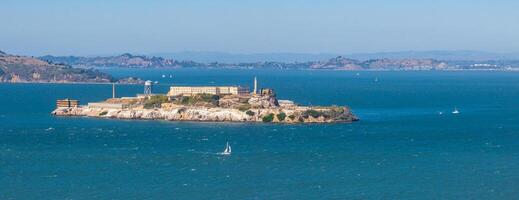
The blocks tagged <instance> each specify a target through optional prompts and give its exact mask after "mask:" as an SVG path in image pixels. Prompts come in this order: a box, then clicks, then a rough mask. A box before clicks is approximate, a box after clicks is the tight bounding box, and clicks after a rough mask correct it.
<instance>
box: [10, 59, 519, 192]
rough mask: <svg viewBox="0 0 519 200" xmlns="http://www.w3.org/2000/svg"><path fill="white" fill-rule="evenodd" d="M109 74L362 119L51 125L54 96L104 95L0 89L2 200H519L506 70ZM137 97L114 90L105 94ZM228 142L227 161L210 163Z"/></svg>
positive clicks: (514, 93) (99, 93)
mask: <svg viewBox="0 0 519 200" xmlns="http://www.w3.org/2000/svg"><path fill="white" fill-rule="evenodd" d="M107 72H109V73H111V74H113V75H115V76H117V77H126V76H136V75H138V76H139V77H142V78H143V79H149V80H153V81H159V84H158V85H156V86H155V87H154V88H153V89H154V91H155V92H162V93H165V92H166V91H167V90H168V87H169V86H171V85H249V86H250V85H252V79H253V76H257V77H258V80H259V84H260V87H269V88H274V89H275V91H276V92H277V94H278V98H279V99H291V100H294V101H296V102H298V103H300V104H307V105H333V104H335V105H349V106H350V107H351V108H352V109H353V111H354V113H356V114H357V115H358V116H359V118H360V119H361V121H359V122H356V123H352V124H320V125H317V124H308V125H281V124H261V123H258V124H254V123H245V124H241V123H194V122H167V121H130V120H108V119H93V118H83V117H71V118H67V117H53V116H51V115H50V114H49V113H50V112H51V111H52V110H53V109H54V106H55V101H56V99H60V98H67V97H69V98H74V99H78V100H80V101H81V103H83V104H84V103H87V102H92V101H101V100H103V99H105V98H108V97H110V96H111V86H110V85H99V84H90V85H88V84H87V85H85V84H0V94H2V96H1V98H0V124H1V125H0V174H1V176H0V199H10V198H16V199H38V198H41V197H42V195H44V196H45V197H46V198H49V199H334V198H335V199H517V198H519V192H518V190H517V183H518V182H519V123H518V122H519V110H518V108H519V74H518V73H510V72H359V73H358V74H357V72H345V71H283V72H280V71H271V70H187V69H182V70H136V69H112V70H107ZM162 75H166V76H165V78H162ZM169 75H172V78H169ZM375 80H377V81H375ZM142 90H143V88H142V86H140V85H119V86H117V95H118V96H130V95H134V94H136V93H141V92H142ZM454 108H457V109H458V110H459V111H460V112H461V113H460V114H457V115H455V114H451V111H452V110H453V109H454ZM439 112H443V114H441V115H440V114H439ZM226 142H229V144H230V145H232V148H233V154H232V155H231V156H227V157H226V156H220V155H217V153H218V152H221V151H222V150H223V148H224V147H225V143H226Z"/></svg>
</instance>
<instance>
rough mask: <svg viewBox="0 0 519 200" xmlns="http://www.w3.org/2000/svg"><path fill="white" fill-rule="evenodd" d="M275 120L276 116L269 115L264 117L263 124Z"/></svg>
mask: <svg viewBox="0 0 519 200" xmlns="http://www.w3.org/2000/svg"><path fill="white" fill-rule="evenodd" d="M273 120H274V114H272V113H270V114H268V115H265V116H263V119H262V121H263V122H272V121H273Z"/></svg>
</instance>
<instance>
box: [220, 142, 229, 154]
mask: <svg viewBox="0 0 519 200" xmlns="http://www.w3.org/2000/svg"><path fill="white" fill-rule="evenodd" d="M231 151H232V150H231V145H229V142H227V144H226V145H225V149H224V150H223V152H222V153H220V154H222V155H231Z"/></svg>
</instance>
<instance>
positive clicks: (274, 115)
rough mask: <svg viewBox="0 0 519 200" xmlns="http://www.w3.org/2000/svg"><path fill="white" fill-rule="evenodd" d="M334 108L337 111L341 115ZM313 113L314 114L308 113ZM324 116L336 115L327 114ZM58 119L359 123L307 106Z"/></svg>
mask: <svg viewBox="0 0 519 200" xmlns="http://www.w3.org/2000/svg"><path fill="white" fill-rule="evenodd" d="M333 109H339V110H340V112H337V111H334V110H333ZM311 112H315V113H311ZM327 113H335V114H334V115H328V114H327ZM52 114H53V115H58V116H88V117H98V118H112V119H145V120H169V121H215V122H274V123H334V122H353V121H356V120H358V119H357V118H356V117H355V116H354V115H353V114H352V113H351V112H350V110H349V109H348V108H346V107H336V108H320V109H318V111H317V110H314V109H312V108H306V107H295V108H281V107H279V108H263V109H250V110H247V111H240V110H238V109H233V108H207V107H188V106H179V107H175V108H170V109H163V108H160V109H103V108H89V107H74V108H58V109H56V110H54V111H53V112H52Z"/></svg>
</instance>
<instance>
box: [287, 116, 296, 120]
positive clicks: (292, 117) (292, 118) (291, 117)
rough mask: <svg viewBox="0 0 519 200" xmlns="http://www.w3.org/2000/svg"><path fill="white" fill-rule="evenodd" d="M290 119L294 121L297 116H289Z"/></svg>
mask: <svg viewBox="0 0 519 200" xmlns="http://www.w3.org/2000/svg"><path fill="white" fill-rule="evenodd" d="M288 118H290V119H291V120H294V119H295V118H296V116H294V115H289V116H288Z"/></svg>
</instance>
